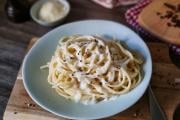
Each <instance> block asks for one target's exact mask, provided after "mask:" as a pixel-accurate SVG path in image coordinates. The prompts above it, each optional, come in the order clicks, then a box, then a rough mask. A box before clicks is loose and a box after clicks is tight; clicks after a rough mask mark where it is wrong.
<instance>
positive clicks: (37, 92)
mask: <svg viewBox="0 0 180 120" xmlns="http://www.w3.org/2000/svg"><path fill="white" fill-rule="evenodd" d="M73 34H86V35H87V34H90V35H96V34H98V35H102V36H104V37H110V38H116V39H118V40H120V41H121V42H122V43H124V44H125V45H126V46H128V48H129V49H130V50H132V51H135V52H137V53H139V54H140V55H141V56H142V57H143V59H144V64H143V66H142V72H143V80H142V82H141V83H140V84H139V85H138V86H137V87H136V88H135V89H133V90H132V91H130V92H129V93H127V94H124V95H121V96H119V97H118V98H117V99H116V100H111V101H107V102H100V103H97V104H95V105H83V104H80V103H74V102H73V101H70V100H66V99H64V98H63V97H61V96H59V95H58V94H57V93H56V92H55V91H54V89H52V88H51V86H50V85H49V84H48V82H47V75H48V70H40V66H42V65H44V64H46V63H47V62H48V61H50V59H51V56H52V55H53V54H54V51H55V49H56V46H57V44H58V41H59V38H61V37H63V36H66V35H73ZM22 73H23V83H24V86H25V89H26V90H27V92H28V94H29V95H30V96H31V98H32V99H33V100H34V101H35V102H36V103H37V104H38V105H40V106H41V107H42V108H44V109H45V110H47V111H50V112H52V113H54V114H56V115H59V116H62V117H65V118H70V119H99V118H104V117H108V116H112V115H114V114H117V113H119V112H122V111H123V110H125V109H127V108H129V107H130V106H132V105H133V104H134V103H135V102H137V101H138V100H139V99H140V97H141V96H142V95H143V94H144V92H145V90H146V88H147V87H148V84H149V82H150V78H151V73H152V61H151V55H150V53H149V50H148V48H147V46H146V44H145V43H144V42H143V40H142V39H141V38H140V37H139V36H138V35H137V34H136V33H134V32H133V31H132V30H130V29H129V28H127V27H125V26H123V25H121V24H119V23H115V22H111V21H106V20H86V21H79V22H74V23H70V24H66V25H62V26H60V27H58V28H56V29H54V30H52V31H50V32H49V33H47V34H46V35H44V36H43V37H41V38H40V39H39V40H38V42H37V43H36V44H35V45H34V46H33V47H32V48H31V50H30V51H29V52H28V54H27V55H26V57H25V59H24V62H23V71H22Z"/></svg>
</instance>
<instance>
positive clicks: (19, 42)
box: [0, 0, 170, 120]
mask: <svg viewBox="0 0 180 120" xmlns="http://www.w3.org/2000/svg"><path fill="white" fill-rule="evenodd" d="M30 1H35V0H30ZM69 2H70V5H71V12H70V14H69V16H68V17H67V19H66V20H65V22H64V23H68V22H72V21H77V20H84V19H108V20H112V21H117V22H120V23H122V24H125V25H128V24H127V23H126V21H125V18H124V13H125V11H126V10H127V8H129V7H130V6H128V7H118V8H115V9H112V10H109V9H105V8H103V7H101V6H99V5H96V4H95V3H94V2H91V1H90V0H69ZM4 4H5V0H0V120H1V119H2V116H3V113H4V110H5V107H6V104H7V101H8V99H9V96H10V93H11V90H12V88H13V86H14V82H15V80H16V76H17V73H18V70H19V68H20V65H21V63H22V60H23V57H24V55H25V50H26V48H27V45H28V43H29V41H30V39H31V38H32V37H34V36H37V37H40V36H42V35H43V34H45V33H47V32H48V31H50V30H51V29H52V28H47V27H43V26H40V25H38V24H36V23H34V22H33V21H32V20H29V21H27V22H25V23H21V24H15V23H12V22H10V21H8V20H7V18H6V16H5V14H4ZM64 23H63V24H64ZM140 35H141V37H143V39H144V40H145V41H147V42H148V41H154V42H160V41H159V40H158V39H157V38H155V37H153V36H145V35H143V34H140ZM165 46H166V45H165ZM163 53H164V51H162V57H161V58H160V60H165V61H166V62H169V61H170V60H169V59H164V57H165V58H166V57H168V56H163ZM160 54H161V53H160ZM156 59H157V60H159V59H158V58H156ZM162 67H163V66H162Z"/></svg>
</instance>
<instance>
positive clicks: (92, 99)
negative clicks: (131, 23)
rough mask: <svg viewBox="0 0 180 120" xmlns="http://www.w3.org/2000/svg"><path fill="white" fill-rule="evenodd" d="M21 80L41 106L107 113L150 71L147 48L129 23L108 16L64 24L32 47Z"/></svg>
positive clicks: (139, 88)
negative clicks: (112, 19) (108, 19)
mask: <svg viewBox="0 0 180 120" xmlns="http://www.w3.org/2000/svg"><path fill="white" fill-rule="evenodd" d="M22 73H23V83H24V86H25V89H26V90H27V92H28V94H29V95H30V97H31V98H32V99H33V100H34V101H35V102H36V103H37V104H38V105H40V106H41V107H42V108H44V109H45V110H48V111H50V112H51V113H54V114H56V115H59V116H61V117H65V118H69V119H99V118H104V117H109V116H112V115H114V114H117V113H119V112H122V111H124V110H125V109H127V108H129V107H130V106H132V105H133V104H134V103H136V102H137V101H138V100H139V99H140V97H141V96H142V95H143V94H144V92H145V91H146V89H147V87H148V85H149V82H150V78H151V73H152V61H151V55H150V52H149V50H148V48H147V46H146V44H145V43H144V42H143V40H142V39H141V38H140V37H139V36H138V35H137V34H136V33H134V32H133V31H132V30H130V29H129V28H127V27H125V26H123V25H121V24H119V23H115V22H112V21H105V20H86V21H79V22H73V23H69V24H65V25H62V26H60V27H58V28H56V29H54V30H52V31H50V32H49V33H47V34H46V35H44V36H43V37H41V38H40V39H39V40H38V42H37V43H35V45H34V46H33V47H32V48H31V49H30V51H29V52H28V54H27V55H26V57H25V59H24V62H23V70H22Z"/></svg>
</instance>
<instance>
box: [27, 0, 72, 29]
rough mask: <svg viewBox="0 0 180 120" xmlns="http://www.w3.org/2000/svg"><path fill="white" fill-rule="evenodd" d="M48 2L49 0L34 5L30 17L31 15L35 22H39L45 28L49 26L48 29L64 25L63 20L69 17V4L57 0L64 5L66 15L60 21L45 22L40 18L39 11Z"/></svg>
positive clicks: (64, 0) (62, 0)
mask: <svg viewBox="0 0 180 120" xmlns="http://www.w3.org/2000/svg"><path fill="white" fill-rule="evenodd" d="M47 1H49V0H39V1H37V2H36V3H34V5H33V6H32V7H31V10H30V15H31V17H32V19H33V20H34V21H35V22H37V23H38V24H40V25H43V26H47V27H52V26H56V25H58V24H60V23H62V22H63V20H64V19H65V18H66V17H67V15H68V14H69V12H70V5H69V3H68V2H67V1H66V0H56V1H59V2H60V3H61V4H63V5H64V7H65V11H64V12H65V13H64V15H63V16H62V17H60V18H59V19H58V20H56V21H54V22H46V21H43V20H41V19H40V18H39V11H40V8H41V6H42V5H43V4H44V3H45V2H47Z"/></svg>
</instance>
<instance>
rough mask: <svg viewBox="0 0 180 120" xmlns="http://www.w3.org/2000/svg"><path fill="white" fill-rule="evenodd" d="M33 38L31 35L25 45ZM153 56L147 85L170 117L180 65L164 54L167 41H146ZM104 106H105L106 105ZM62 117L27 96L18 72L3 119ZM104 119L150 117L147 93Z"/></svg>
mask: <svg viewBox="0 0 180 120" xmlns="http://www.w3.org/2000/svg"><path fill="white" fill-rule="evenodd" d="M35 41H36V39H32V40H31V43H30V46H29V48H30V47H31V46H32V45H33V43H34V42H35ZM148 46H149V49H150V51H151V54H152V59H153V75H152V80H151V85H152V88H153V91H154V93H155V95H156V97H157V100H158V102H159V104H160V106H161V107H162V109H163V111H164V112H165V114H166V117H167V118H168V120H172V116H173V112H174V110H175V108H176V106H177V105H178V104H180V94H179V93H180V84H175V82H174V81H175V80H178V79H180V69H178V68H177V67H176V66H174V65H173V64H172V63H171V61H170V59H169V57H168V56H169V55H168V48H167V45H165V44H162V43H148ZM107 109H108V108H107ZM37 119H48V120H64V118H62V117H58V116H56V115H53V114H51V113H49V112H47V111H45V110H43V109H42V108H41V107H39V106H38V105H36V103H34V102H33V101H32V99H31V98H30V97H29V95H28V94H27V92H26V91H25V89H24V86H23V83H22V77H21V72H19V74H18V77H17V80H16V83H15V86H14V88H13V91H12V93H11V96H10V99H9V102H8V104H7V107H6V110H5V113H4V120H37ZM106 119H108V120H147V119H150V112H149V105H148V94H147V93H146V94H145V95H144V96H143V97H142V98H141V99H140V100H139V101H138V102H137V103H136V104H135V105H133V106H132V107H130V108H129V109H127V110H125V111H123V112H121V113H119V114H117V115H115V116H112V117H110V118H106Z"/></svg>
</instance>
